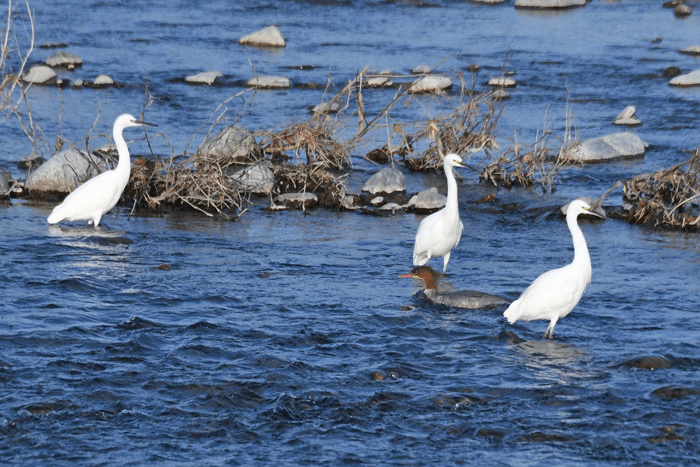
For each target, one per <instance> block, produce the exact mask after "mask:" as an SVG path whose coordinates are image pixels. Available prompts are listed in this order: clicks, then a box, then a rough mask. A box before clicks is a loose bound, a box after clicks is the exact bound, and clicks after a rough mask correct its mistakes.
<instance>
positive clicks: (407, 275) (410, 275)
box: [399, 274, 413, 279]
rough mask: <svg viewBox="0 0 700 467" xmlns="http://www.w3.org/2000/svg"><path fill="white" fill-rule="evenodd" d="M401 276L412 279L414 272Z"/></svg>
mask: <svg viewBox="0 0 700 467" xmlns="http://www.w3.org/2000/svg"><path fill="white" fill-rule="evenodd" d="M399 277H408V278H409V279H410V278H412V277H413V274H402V275H400V276H399Z"/></svg>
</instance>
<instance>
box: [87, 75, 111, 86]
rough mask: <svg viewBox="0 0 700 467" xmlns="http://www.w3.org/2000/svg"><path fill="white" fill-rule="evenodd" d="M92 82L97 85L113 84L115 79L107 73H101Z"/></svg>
mask: <svg viewBox="0 0 700 467" xmlns="http://www.w3.org/2000/svg"><path fill="white" fill-rule="evenodd" d="M92 84H94V85H95V86H111V85H113V84H114V80H112V78H110V77H109V76H107V75H99V76H98V77H97V78H95V81H93V83H92Z"/></svg>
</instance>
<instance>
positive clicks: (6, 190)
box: [0, 175, 10, 198]
mask: <svg viewBox="0 0 700 467" xmlns="http://www.w3.org/2000/svg"><path fill="white" fill-rule="evenodd" d="M9 196H10V184H9V182H8V181H7V179H6V178H5V177H4V176H2V175H0V198H7V197H9Z"/></svg>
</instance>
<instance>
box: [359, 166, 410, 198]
mask: <svg viewBox="0 0 700 467" xmlns="http://www.w3.org/2000/svg"><path fill="white" fill-rule="evenodd" d="M362 191H368V192H370V193H371V194H373V195H376V194H377V193H386V194H390V193H394V192H401V191H406V179H405V178H404V176H403V173H401V171H400V170H398V169H392V168H391V167H384V168H383V169H382V170H380V171H379V172H377V173H376V174H374V175H372V176H371V177H370V179H369V180H367V183H365V186H363V187H362Z"/></svg>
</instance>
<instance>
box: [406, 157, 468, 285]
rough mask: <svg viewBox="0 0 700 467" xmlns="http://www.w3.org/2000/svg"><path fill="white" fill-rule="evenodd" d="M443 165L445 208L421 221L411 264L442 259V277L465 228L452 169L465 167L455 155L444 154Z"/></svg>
mask: <svg viewBox="0 0 700 467" xmlns="http://www.w3.org/2000/svg"><path fill="white" fill-rule="evenodd" d="M443 165H444V168H445V177H446V178H447V203H446V204H445V207H444V208H442V209H440V210H439V211H438V212H434V213H433V214H431V215H429V216H428V217H426V218H425V219H423V220H422V221H421V223H420V225H419V226H418V232H417V233H416V243H415V245H414V246H413V265H414V266H424V265H426V264H428V262H429V261H430V258H434V257H436V256H442V258H443V261H444V264H443V268H442V273H443V274H444V273H445V271H447V263H448V261H450V253H451V252H452V249H453V248H454V247H456V246H457V245H458V244H459V239H460V238H461V237H462V230H463V229H464V225H463V224H462V221H460V220H459V209H458V203H457V182H456V181H455V177H454V174H453V173H452V168H453V167H463V168H466V166H465V165H464V164H462V158H461V157H459V156H458V155H457V154H448V155H446V156H445V160H444V162H443Z"/></svg>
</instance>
